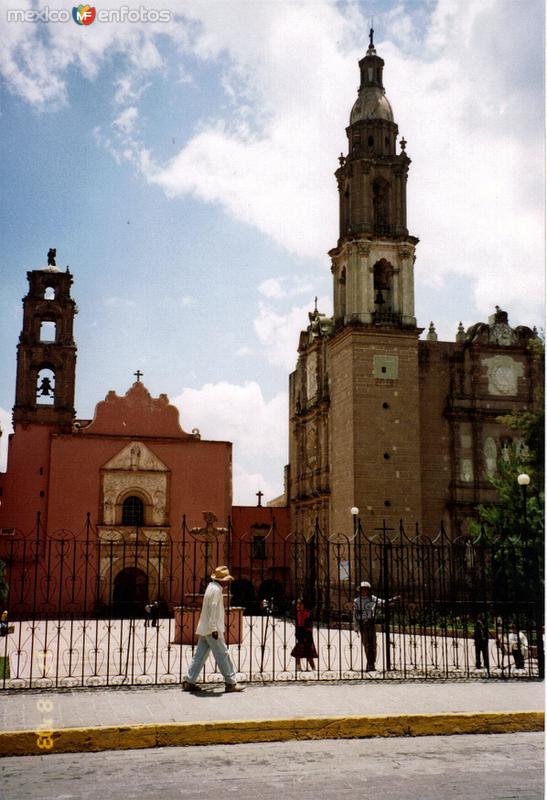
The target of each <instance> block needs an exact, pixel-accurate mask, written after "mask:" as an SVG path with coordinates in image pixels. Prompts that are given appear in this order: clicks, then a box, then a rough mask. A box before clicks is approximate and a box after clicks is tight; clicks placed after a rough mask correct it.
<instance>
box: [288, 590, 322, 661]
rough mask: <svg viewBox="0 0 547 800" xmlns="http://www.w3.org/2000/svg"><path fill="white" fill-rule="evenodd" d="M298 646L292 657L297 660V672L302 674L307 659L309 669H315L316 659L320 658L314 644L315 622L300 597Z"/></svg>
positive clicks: (297, 631) (297, 629) (297, 612)
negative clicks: (303, 662)
mask: <svg viewBox="0 0 547 800" xmlns="http://www.w3.org/2000/svg"><path fill="white" fill-rule="evenodd" d="M295 635H296V644H295V646H294V647H293V649H292V652H291V656H292V657H293V658H295V659H296V670H297V672H300V671H301V669H302V667H301V664H300V662H301V659H302V658H305V659H306V662H307V665H308V667H307V669H315V662H314V659H315V658H318V655H317V650H316V649H315V645H314V643H313V621H312V616H311V611H308V610H307V609H306V606H305V605H304V600H303V599H302V598H301V597H299V598H298V600H297V601H296V631H295Z"/></svg>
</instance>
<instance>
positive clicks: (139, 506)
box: [122, 495, 144, 525]
mask: <svg viewBox="0 0 547 800" xmlns="http://www.w3.org/2000/svg"><path fill="white" fill-rule="evenodd" d="M122 525H144V503H143V502H142V500H141V499H140V497H135V496H134V495H131V496H130V497H126V498H125V500H124V501H123V507H122Z"/></svg>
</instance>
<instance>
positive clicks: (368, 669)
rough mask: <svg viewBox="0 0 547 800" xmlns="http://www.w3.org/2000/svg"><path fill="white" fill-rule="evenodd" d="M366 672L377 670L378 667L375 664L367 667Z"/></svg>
mask: <svg viewBox="0 0 547 800" xmlns="http://www.w3.org/2000/svg"><path fill="white" fill-rule="evenodd" d="M365 672H376V667H375V666H372V667H367V668H366V670H365Z"/></svg>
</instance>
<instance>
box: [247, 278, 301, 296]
mask: <svg viewBox="0 0 547 800" xmlns="http://www.w3.org/2000/svg"><path fill="white" fill-rule="evenodd" d="M258 291H259V293H260V294H261V295H263V296H264V297H268V298H270V299H277V300H281V299H283V298H285V297H295V296H296V295H299V294H309V292H311V291H313V285H312V283H311V282H310V281H309V280H305V279H303V278H299V277H294V276H293V277H291V278H288V277H286V276H281V277H278V278H266V280H264V281H262V283H261V284H260V285H259V287H258Z"/></svg>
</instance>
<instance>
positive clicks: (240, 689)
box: [224, 683, 245, 692]
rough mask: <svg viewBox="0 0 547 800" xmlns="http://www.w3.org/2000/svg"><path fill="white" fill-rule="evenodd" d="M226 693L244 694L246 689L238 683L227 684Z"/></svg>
mask: <svg viewBox="0 0 547 800" xmlns="http://www.w3.org/2000/svg"><path fill="white" fill-rule="evenodd" d="M224 691H225V692H244V691H245V688H244V687H243V686H240V685H239V684H238V683H227V684H226V688H225V689H224Z"/></svg>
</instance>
